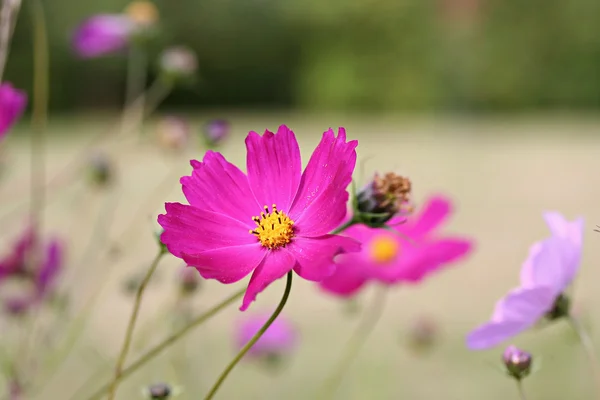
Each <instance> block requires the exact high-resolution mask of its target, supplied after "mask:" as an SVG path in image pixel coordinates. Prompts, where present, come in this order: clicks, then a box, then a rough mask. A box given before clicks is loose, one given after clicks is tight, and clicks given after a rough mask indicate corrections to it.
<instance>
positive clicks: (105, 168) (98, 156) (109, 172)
mask: <svg viewBox="0 0 600 400" xmlns="http://www.w3.org/2000/svg"><path fill="white" fill-rule="evenodd" d="M88 174H89V177H90V180H91V181H92V183H94V184H96V185H98V186H105V185H107V184H109V183H110V182H111V181H112V179H113V177H114V171H113V167H112V164H111V162H110V159H109V158H108V156H107V155H106V154H104V153H102V152H98V151H96V152H94V153H92V154H91V155H90V157H89V160H88Z"/></svg>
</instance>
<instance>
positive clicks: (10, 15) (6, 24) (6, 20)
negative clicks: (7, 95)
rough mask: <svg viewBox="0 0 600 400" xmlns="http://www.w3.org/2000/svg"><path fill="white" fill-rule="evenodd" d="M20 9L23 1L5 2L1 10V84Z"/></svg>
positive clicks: (9, 0) (8, 0)
mask: <svg viewBox="0 0 600 400" xmlns="http://www.w3.org/2000/svg"><path fill="white" fill-rule="evenodd" d="M20 8H21V0H4V1H3V3H2V10H0V82H2V77H3V76H4V69H5V68H6V60H7V58H8V53H9V52H10V41H11V39H12V34H13V29H14V26H15V24H16V21H17V16H18V15H19V9H20Z"/></svg>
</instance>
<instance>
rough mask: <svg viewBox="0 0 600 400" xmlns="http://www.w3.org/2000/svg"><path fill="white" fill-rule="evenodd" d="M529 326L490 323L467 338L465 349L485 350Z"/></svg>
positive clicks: (519, 322) (513, 323)
mask: <svg viewBox="0 0 600 400" xmlns="http://www.w3.org/2000/svg"><path fill="white" fill-rule="evenodd" d="M530 327H531V324H529V322H527V321H502V322H491V323H487V324H484V325H482V326H480V327H479V328H477V329H475V330H474V331H473V332H471V333H470V334H469V335H468V336H467V347H468V348H469V349H471V350H485V349H489V348H492V347H494V346H497V345H499V344H500V343H502V342H505V341H507V340H509V339H510V338H512V337H514V336H516V335H518V334H519V333H521V332H523V331H525V330H527V329H528V328H530Z"/></svg>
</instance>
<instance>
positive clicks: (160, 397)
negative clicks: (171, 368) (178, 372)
mask: <svg viewBox="0 0 600 400" xmlns="http://www.w3.org/2000/svg"><path fill="white" fill-rule="evenodd" d="M172 392H173V391H172V389H171V387H170V386H169V385H168V384H166V383H155V384H154V385H150V386H149V387H148V389H147V393H148V399H153V400H154V399H156V400H166V399H168V398H170V397H171V394H172Z"/></svg>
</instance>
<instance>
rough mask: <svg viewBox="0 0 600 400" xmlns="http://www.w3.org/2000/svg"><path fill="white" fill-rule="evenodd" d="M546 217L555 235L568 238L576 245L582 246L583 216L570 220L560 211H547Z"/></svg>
mask: <svg viewBox="0 0 600 400" xmlns="http://www.w3.org/2000/svg"><path fill="white" fill-rule="evenodd" d="M544 219H545V220H546V224H547V225H548V227H549V228H550V231H551V232H552V235H553V236H558V237H561V238H563V239H568V240H569V241H571V242H572V243H573V244H574V245H576V246H581V242H582V238H583V225H584V222H583V218H578V219H576V220H575V221H573V222H570V221H568V220H567V219H566V218H565V217H564V216H563V215H562V214H560V213H558V212H545V213H544Z"/></svg>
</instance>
